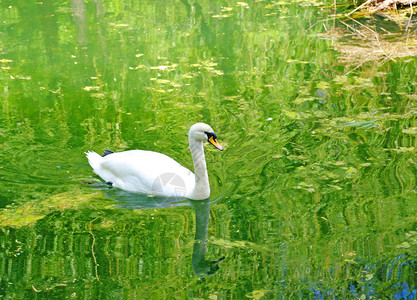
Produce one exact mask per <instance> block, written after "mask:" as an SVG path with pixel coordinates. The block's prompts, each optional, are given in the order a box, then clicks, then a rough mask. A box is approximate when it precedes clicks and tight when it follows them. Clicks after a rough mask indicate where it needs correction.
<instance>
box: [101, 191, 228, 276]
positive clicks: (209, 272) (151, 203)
mask: <svg viewBox="0 0 417 300" xmlns="http://www.w3.org/2000/svg"><path fill="white" fill-rule="evenodd" d="M106 197H107V198H109V199H112V200H115V201H117V202H118V204H117V205H116V207H118V208H124V209H158V208H168V207H177V206H193V207H194V209H195V219H196V231H195V240H194V247H193V255H192V267H193V271H194V273H195V274H196V275H197V276H199V277H210V276H213V275H214V274H216V272H217V271H218V270H219V264H220V263H221V262H222V261H223V260H224V259H225V258H224V257H222V258H220V259H218V260H207V259H206V254H207V244H208V240H207V235H208V226H209V219H210V203H212V202H210V199H209V198H208V199H205V200H189V199H186V198H179V197H158V196H155V197H149V196H147V195H140V194H135V193H130V192H126V191H123V190H120V189H114V188H110V189H107V191H106ZM213 202H214V201H213Z"/></svg>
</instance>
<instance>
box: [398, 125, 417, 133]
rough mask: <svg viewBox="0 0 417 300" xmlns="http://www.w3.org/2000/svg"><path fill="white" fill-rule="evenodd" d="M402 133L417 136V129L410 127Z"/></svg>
mask: <svg viewBox="0 0 417 300" xmlns="http://www.w3.org/2000/svg"><path fill="white" fill-rule="evenodd" d="M402 132H404V133H408V134H417V127H410V128H407V129H403V130H402Z"/></svg>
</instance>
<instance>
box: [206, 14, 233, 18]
mask: <svg viewBox="0 0 417 300" xmlns="http://www.w3.org/2000/svg"><path fill="white" fill-rule="evenodd" d="M230 16H231V15H230V14H218V15H213V16H211V17H212V18H228V17H230Z"/></svg>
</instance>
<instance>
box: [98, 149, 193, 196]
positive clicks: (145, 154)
mask: <svg viewBox="0 0 417 300" xmlns="http://www.w3.org/2000/svg"><path fill="white" fill-rule="evenodd" d="M94 172H95V173H96V174H98V175H99V176H100V177H101V178H103V179H104V180H105V181H107V182H112V184H113V186H115V187H118V188H121V189H123V190H126V191H130V192H136V193H144V194H154V195H160V196H173V197H174V196H186V194H188V193H190V192H191V191H192V189H193V188H194V184H195V183H194V180H195V179H194V174H193V173H192V172H191V171H190V170H188V169H186V168H184V167H183V166H181V165H180V164H179V163H177V162H176V161H175V160H173V159H172V158H170V157H168V156H166V155H164V154H161V153H157V152H152V151H143V150H131V151H125V152H118V153H112V154H110V155H107V156H105V157H103V158H102V160H101V162H100V164H99V166H98V167H97V168H94Z"/></svg>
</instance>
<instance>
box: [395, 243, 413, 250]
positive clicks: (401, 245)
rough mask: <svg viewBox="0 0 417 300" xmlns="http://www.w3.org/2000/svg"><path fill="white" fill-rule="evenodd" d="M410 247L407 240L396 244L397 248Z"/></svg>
mask: <svg viewBox="0 0 417 300" xmlns="http://www.w3.org/2000/svg"><path fill="white" fill-rule="evenodd" d="M410 247H411V245H410V243H408V242H404V243H401V244H399V245H397V248H398V249H408V248H410Z"/></svg>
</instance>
